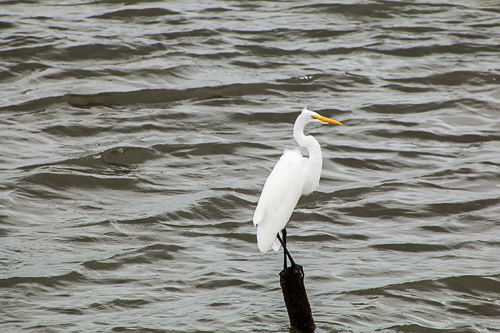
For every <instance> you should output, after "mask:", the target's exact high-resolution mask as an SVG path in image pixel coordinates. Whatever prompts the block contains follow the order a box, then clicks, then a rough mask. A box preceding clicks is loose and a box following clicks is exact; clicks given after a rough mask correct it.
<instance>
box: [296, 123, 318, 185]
mask: <svg viewBox="0 0 500 333" xmlns="http://www.w3.org/2000/svg"><path fill="white" fill-rule="evenodd" d="M307 120H308V119H307V116H306V115H303V114H301V115H300V116H299V117H298V118H297V121H296V122H295V125H294V126H293V137H294V139H295V141H297V143H298V144H299V146H301V147H303V148H306V149H307V152H308V153H309V159H308V162H307V170H306V171H305V172H306V175H304V176H305V179H307V182H306V183H305V184H304V189H303V194H308V193H311V192H312V191H314V190H315V189H316V188H317V187H318V185H319V178H320V177H321V169H322V167H323V156H322V154H321V146H320V145H319V142H318V141H317V140H316V139H315V138H314V137H313V136H311V135H304V127H305V126H306V125H307V123H308V121H307Z"/></svg>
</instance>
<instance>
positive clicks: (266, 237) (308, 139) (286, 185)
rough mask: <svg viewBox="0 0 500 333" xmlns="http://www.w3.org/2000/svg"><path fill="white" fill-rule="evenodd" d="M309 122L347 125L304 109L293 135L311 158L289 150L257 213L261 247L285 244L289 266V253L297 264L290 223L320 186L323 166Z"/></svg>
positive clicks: (275, 247)
mask: <svg viewBox="0 0 500 333" xmlns="http://www.w3.org/2000/svg"><path fill="white" fill-rule="evenodd" d="M309 123H327V124H336V125H343V124H342V123H341V122H339V121H336V120H333V119H330V118H326V117H323V116H321V115H319V114H318V113H316V112H314V111H311V110H308V109H307V108H304V109H302V112H301V113H300V115H299V116H298V117H297V120H296V121H295V125H294V126H293V137H294V139H295V141H297V143H298V144H299V146H301V147H303V148H306V149H307V151H308V153H309V158H307V157H304V156H302V154H301V153H300V152H299V151H297V150H285V152H284V153H283V155H282V156H281V158H280V159H279V161H278V163H276V165H275V166H274V168H273V170H272V171H271V174H270V175H269V177H268V178H267V180H266V182H265V184H264V188H263V189H262V193H261V195H260V198H259V202H258V204H257V207H256V208H255V213H254V215H253V223H254V225H256V226H257V245H258V247H259V250H260V251H261V252H267V251H268V250H270V249H271V248H272V249H273V250H274V251H278V250H279V249H280V244H281V245H283V251H284V252H285V254H284V257H285V263H284V267H285V269H286V267H287V264H286V258H287V256H288V258H289V259H290V262H291V264H292V266H295V262H294V261H293V259H292V257H291V255H290V253H289V252H288V250H287V248H286V229H285V227H286V224H287V223H288V220H289V219H290V216H291V215H292V213H293V210H294V209H295V206H296V205H297V202H298V201H299V198H300V197H301V196H302V195H307V194H309V193H311V192H313V191H314V190H315V189H316V188H317V187H318V185H319V178H320V177H321V169H322V167H323V157H322V154H321V147H320V145H319V143H318V141H317V140H316V139H315V138H314V137H312V136H310V135H304V128H305V127H306V125H307V124H309Z"/></svg>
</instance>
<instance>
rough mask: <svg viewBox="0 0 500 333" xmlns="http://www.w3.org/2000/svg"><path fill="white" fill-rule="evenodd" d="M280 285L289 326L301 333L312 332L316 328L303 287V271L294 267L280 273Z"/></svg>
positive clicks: (297, 266) (296, 266)
mask: <svg viewBox="0 0 500 333" xmlns="http://www.w3.org/2000/svg"><path fill="white" fill-rule="evenodd" d="M280 285H281V291H282V292H283V298H284V299H285V305H286V309H287V311H288V317H289V318H290V325H291V326H292V327H295V328H297V329H299V330H300V331H302V332H313V331H314V329H315V328H316V324H315V323H314V319H313V316H312V311H311V305H310V304H309V299H308V298H307V293H306V287H305V286H304V270H303V269H302V266H299V265H294V266H291V267H287V268H285V269H284V270H282V271H281V272H280Z"/></svg>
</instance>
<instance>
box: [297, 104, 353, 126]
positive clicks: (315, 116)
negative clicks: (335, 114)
mask: <svg viewBox="0 0 500 333" xmlns="http://www.w3.org/2000/svg"><path fill="white" fill-rule="evenodd" d="M301 116H303V117H304V118H306V119H307V121H306V122H307V123H324V124H335V125H341V126H344V124H342V123H341V122H340V121H337V120H333V119H330V118H327V117H323V116H322V115H320V114H319V113H317V112H314V111H311V110H308V109H307V108H303V109H302V113H301Z"/></svg>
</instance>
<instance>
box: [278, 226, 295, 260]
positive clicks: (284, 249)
mask: <svg viewBox="0 0 500 333" xmlns="http://www.w3.org/2000/svg"><path fill="white" fill-rule="evenodd" d="M285 235H286V231H285V232H284V233H283V238H285ZM276 237H277V238H278V240H279V241H280V243H281V246H283V251H284V252H285V265H284V269H286V257H287V256H288V259H290V263H291V264H292V267H294V266H297V265H296V264H295V261H294V260H293V258H292V256H291V254H290V252H288V249H287V248H286V244H285V243H284V242H283V240H282V239H281V236H280V234H279V233H278V234H277V235H276Z"/></svg>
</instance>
